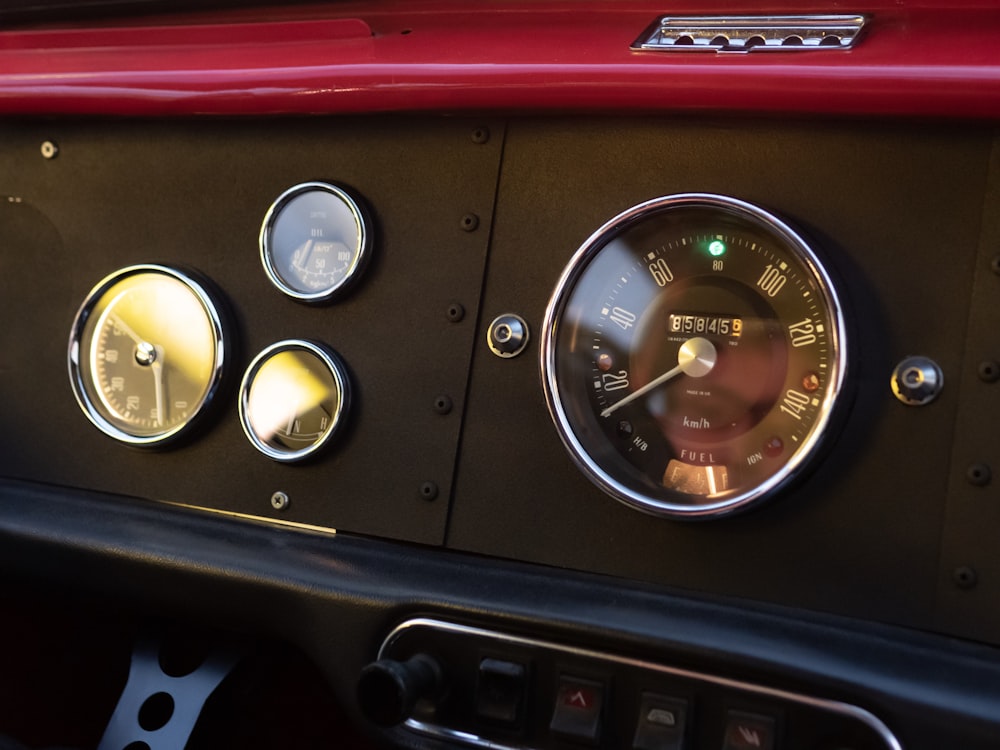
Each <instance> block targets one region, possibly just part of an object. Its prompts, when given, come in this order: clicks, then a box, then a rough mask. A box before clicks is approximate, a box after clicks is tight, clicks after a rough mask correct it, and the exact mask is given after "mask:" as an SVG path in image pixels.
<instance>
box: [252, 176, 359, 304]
mask: <svg viewBox="0 0 1000 750" xmlns="http://www.w3.org/2000/svg"><path fill="white" fill-rule="evenodd" d="M371 245H372V230H371V226H370V223H369V221H368V218H367V215H366V213H365V211H364V210H363V208H362V206H361V203H360V202H359V201H358V200H356V199H355V198H353V197H352V196H351V195H350V194H348V192H347V191H345V190H344V189H343V188H340V187H337V186H336V185H331V184H328V183H325V182H307V183H304V184H302V185H296V186H295V187H293V188H291V189H290V190H287V191H285V192H284V193H283V194H282V195H281V196H280V197H279V198H278V199H277V200H276V201H275V202H274V204H273V205H272V206H271V208H270V210H268V212H267V215H266V216H265V217H264V223H263V225H262V226H261V230H260V257H261V262H262V263H263V264H264V272H265V273H266V274H267V277H268V279H270V281H271V283H272V284H273V285H274V286H275V287H276V288H277V289H278V290H280V291H281V292H283V293H284V294H286V295H288V296H289V297H291V298H292V299H295V300H298V301H300V302H326V301H328V300H330V299H333V298H334V297H336V296H337V295H338V294H340V293H341V292H343V291H344V290H346V289H347V288H349V287H350V286H351V284H353V283H354V281H356V280H357V278H358V277H359V276H360V275H361V273H362V271H363V270H364V268H365V265H366V264H367V263H368V258H369V256H370V255H371Z"/></svg>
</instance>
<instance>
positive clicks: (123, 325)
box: [108, 314, 146, 346]
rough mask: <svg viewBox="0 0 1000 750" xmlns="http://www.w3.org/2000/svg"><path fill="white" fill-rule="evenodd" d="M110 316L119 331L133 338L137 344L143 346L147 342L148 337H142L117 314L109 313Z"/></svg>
mask: <svg viewBox="0 0 1000 750" xmlns="http://www.w3.org/2000/svg"><path fill="white" fill-rule="evenodd" d="M108 318H109V319H110V320H111V322H112V323H113V324H114V326H115V328H117V329H118V330H119V331H121V332H122V333H124V334H125V335H126V336H128V337H129V338H130V339H132V340H133V341H134V342H135V343H136V344H138V345H140V346H141V345H142V344H145V343H146V339H144V338H142V337H141V336H140V335H139V334H138V333H136V332H135V331H133V330H132V329H131V328H129V327H128V325H127V324H126V323H125V321H124V320H122V319H121V318H119V317H118V316H117V315H114V314H111V315H108Z"/></svg>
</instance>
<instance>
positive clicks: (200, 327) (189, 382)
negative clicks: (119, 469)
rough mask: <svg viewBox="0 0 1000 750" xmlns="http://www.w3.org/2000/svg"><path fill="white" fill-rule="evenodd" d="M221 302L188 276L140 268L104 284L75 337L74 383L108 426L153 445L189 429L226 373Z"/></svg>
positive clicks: (92, 415) (84, 403) (121, 436)
mask: <svg viewBox="0 0 1000 750" xmlns="http://www.w3.org/2000/svg"><path fill="white" fill-rule="evenodd" d="M222 336H223V332H222V323H221V320H220V317H219V312H218V309H217V307H216V304H215V303H214V302H213V300H212V299H211V297H210V296H209V294H208V293H207V291H206V290H205V288H204V287H203V286H202V285H201V284H200V283H198V282H197V281H195V280H194V279H193V278H191V277H190V276H189V275H187V274H185V273H182V272H180V271H178V270H176V269H172V268H167V267H164V266H133V267H130V268H125V269H122V270H121V271H119V272H117V273H115V274H112V275H111V276H109V277H108V278H106V279H104V280H103V281H102V282H101V283H100V284H98V285H97V286H96V287H95V288H94V290H93V291H92V292H91V293H90V295H89V296H88V297H87V300H86V301H85V302H84V304H83V306H82V307H81V308H80V312H79V313H78V314H77V318H76V321H75V322H74V324H73V331H72V333H71V336H70V346H69V370H70V382H71V384H72V386H73V390H74V393H75V394H76V397H77V401H78V402H79V404H80V407H81V408H82V409H83V411H84V414H86V415H87V417H88V418H89V419H90V420H91V421H92V422H93V423H94V424H95V425H96V426H97V427H98V428H100V429H101V430H102V431H103V432H105V433H106V434H108V435H110V436H111V437H113V438H115V439H117V440H120V441H122V442H125V443H131V444H133V445H153V444H157V443H163V442H165V441H167V440H171V439H173V438H174V437H176V436H177V435H179V434H180V433H181V432H183V431H185V430H186V429H187V428H188V427H189V425H190V424H191V423H192V422H193V420H194V419H195V417H196V416H197V415H198V414H199V413H200V412H201V411H202V410H203V409H204V408H205V407H206V406H207V405H208V402H209V400H210V399H211V398H212V395H213V394H214V393H215V391H216V389H217V387H218V385H219V382H220V380H221V377H222V367H223V358H224V351H225V347H224V345H223V338H222Z"/></svg>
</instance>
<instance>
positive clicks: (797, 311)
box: [541, 194, 846, 518]
mask: <svg viewBox="0 0 1000 750" xmlns="http://www.w3.org/2000/svg"><path fill="white" fill-rule="evenodd" d="M844 328H845V326H844V319H843V315H842V312H841V306H840V303H839V301H838V297H837V293H836V290H835V289H834V286H833V284H832V282H831V280H830V277H829V275H828V273H827V272H826V270H825V269H824V268H823V266H822V265H821V263H820V261H819V260H818V258H817V257H816V254H815V253H814V252H813V250H812V249H810V247H809V246H808V245H807V244H806V243H805V242H804V241H803V240H802V238H801V237H800V236H799V235H798V234H796V233H795V232H794V231H793V230H792V229H791V228H789V227H788V226H787V225H786V224H784V223H783V222H781V221H780V220H779V219H777V218H776V217H775V216H773V215H771V214H769V213H767V212H765V211H763V210H762V209H760V208H757V207H755V206H752V205H750V204H747V203H744V202H741V201H738V200H735V199H733V198H726V197H722V196H715V195H700V194H689V195H677V196H668V197H664V198H658V199H656V200H652V201H649V202H647V203H643V204H641V205H638V206H635V207H633V208H631V209H629V210H628V211H625V212H624V213H622V214H621V215H619V216H617V217H615V218H614V219H612V220H611V221H609V222H608V223H607V224H605V226H604V227H602V228H601V229H599V230H598V231H597V232H596V233H595V234H594V235H593V236H592V237H591V238H590V239H588V240H587V242H586V243H584V245H583V247H581V248H580V250H579V251H578V252H577V253H576V255H575V256H574V257H573V259H572V260H571V261H570V263H569V265H568V267H567V268H566V270H565V272H564V273H563V276H562V278H561V280H560V281H559V284H558V286H557V288H556V291H555V293H554V295H553V298H552V301H551V302H550V304H549V308H548V311H547V313H546V319H545V325H544V331H545V340H544V341H543V343H542V355H541V356H542V362H541V366H542V376H543V378H542V379H543V383H544V385H545V390H546V399H547V401H548V405H549V409H550V411H551V413H552V417H553V420H554V421H555V424H556V427H557V429H558V431H559V434H560V437H561V438H562V440H563V442H564V443H565V445H566V447H567V448H568V450H569V451H570V454H571V456H572V457H573V459H574V460H575V462H576V463H577V465H578V466H579V467H580V468H581V469H582V470H583V471H584V473H585V474H586V475H587V476H588V477H589V478H590V479H591V480H592V481H593V482H594V483H595V484H597V485H598V486H599V487H601V488H602V489H603V490H605V491H606V492H608V493H609V494H611V495H612V496H614V497H616V498H617V499H619V500H621V501H623V502H625V503H626V504H628V505H631V506H633V507H636V508H638V509H640V510H644V511H647V512H651V513H655V514H659V515H665V516H670V517H675V518H707V517H712V516H718V515H723V514H727V513H731V512H734V511H736V510H739V509H742V508H745V507H747V506H749V505H751V504H753V503H756V502H758V501H760V500H762V499H764V498H766V497H769V496H771V495H773V494H774V492H775V491H776V490H777V489H778V488H780V487H782V486H784V485H785V484H787V483H788V482H789V481H790V480H792V479H793V478H794V477H795V476H797V475H798V474H799V473H800V471H801V469H802V468H803V467H804V466H805V465H806V463H807V461H808V460H809V459H811V458H812V457H814V455H815V453H816V449H817V446H818V445H819V443H820V440H821V438H822V437H823V435H824V432H825V431H826V430H827V427H828V425H829V423H830V418H831V413H832V411H833V408H834V405H835V402H837V400H838V396H839V395H840V393H841V390H842V385H843V382H844V376H845V370H846V354H845V351H846V343H845V332H844Z"/></svg>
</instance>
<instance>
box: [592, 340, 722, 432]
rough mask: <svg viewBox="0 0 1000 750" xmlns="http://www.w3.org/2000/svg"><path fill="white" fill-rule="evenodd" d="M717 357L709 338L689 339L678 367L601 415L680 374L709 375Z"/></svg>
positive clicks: (616, 408)
mask: <svg viewBox="0 0 1000 750" xmlns="http://www.w3.org/2000/svg"><path fill="white" fill-rule="evenodd" d="M716 357H717V354H716V351H715V344H713V343H712V342H711V341H709V340H708V339H703V338H701V337H700V336H699V337H698V338H693V339H688V340H687V341H685V342H684V343H683V344H681V348H680V349H679V350H678V352H677V367H674V368H673V369H672V370H667V371H666V372H665V373H663V374H662V375H660V377H658V378H656V379H655V380H651V381H650V382H648V383H646V385H644V386H643V387H642V388H640V389H639V390H637V391H634V392H633V393H630V394H629V395H627V396H626V397H625V398H623V399H622V400H621V401H618V402H616V403H614V404H612V405H611V406H609V407H608V408H607V409H605V410H604V411H602V412H601V416H602V417H610V416H611V415H612V414H614V413H615V412H616V411H618V409H620V408H622V407H623V406H625V405H626V404H630V403H632V402H633V401H635V400H636V399H637V398H641V397H642V396H645V395H646V394H647V393H649V392H650V391H651V390H653V389H654V388H658V387H659V386H661V385H663V384H664V383H666V382H667V381H668V380H672V379H674V378H675V377H677V376H678V375H682V374H683V375H687V376H688V377H692V378H701V377H704V376H705V375H708V373H710V372H711V371H712V368H714V367H715V361H716Z"/></svg>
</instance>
